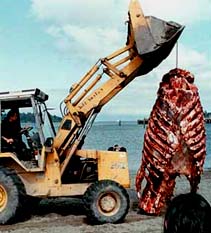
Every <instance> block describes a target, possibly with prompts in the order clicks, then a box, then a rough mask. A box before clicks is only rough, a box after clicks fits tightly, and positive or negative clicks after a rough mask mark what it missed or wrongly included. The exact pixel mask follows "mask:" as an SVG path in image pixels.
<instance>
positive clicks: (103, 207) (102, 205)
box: [98, 192, 120, 216]
mask: <svg viewBox="0 0 211 233" xmlns="http://www.w3.org/2000/svg"><path fill="white" fill-rule="evenodd" d="M119 208H120V197H119V195H118V194H117V193H114V192H109V193H103V194H102V195H101V196H100V197H99V200H98V209H99V211H100V212H101V213H102V214H103V215H106V216H112V215H114V214H116V213H117V212H118V210H119Z"/></svg>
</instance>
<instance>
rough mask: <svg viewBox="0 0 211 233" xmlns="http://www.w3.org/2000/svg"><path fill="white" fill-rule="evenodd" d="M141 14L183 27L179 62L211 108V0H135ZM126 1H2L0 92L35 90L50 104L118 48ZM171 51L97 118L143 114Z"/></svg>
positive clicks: (206, 106) (149, 106)
mask: <svg viewBox="0 0 211 233" xmlns="http://www.w3.org/2000/svg"><path fill="white" fill-rule="evenodd" d="M140 3H141V5H142V8H143V11H144V13H145V15H153V16H156V17H158V18H161V19H165V20H167V21H176V22H177V23H180V24H182V25H185V30H184V31H183V33H182V35H181V37H180V39H179V67H180V68H183V69H187V70H189V71H190V72H192V73H193V74H194V75H195V83H196V85H197V86H198V88H199V93H200V96H201V102H202V104H203V107H204V110H207V111H210V112H211V26H210V25H211V0H177V1H169V0H168V1H167V0H157V1H155V0H140ZM128 5H129V0H104V1H102V0H31V1H30V0H19V1H14V0H1V1H0V91H9V90H21V89H27V88H35V87H39V88H40V89H42V90H44V91H45V92H47V93H48V94H49V96H50V99H49V101H48V105H49V106H50V107H55V109H56V110H55V111H54V113H55V114H59V104H60V102H61V101H62V100H63V99H64V98H65V97H66V95H67V94H68V90H69V88H70V86H71V85H72V84H73V83H75V82H77V81H79V80H80V78H81V77H82V76H83V75H84V74H85V73H86V72H87V71H88V70H89V69H90V68H91V66H92V65H93V64H94V63H95V62H96V61H97V60H98V59H99V58H102V57H105V56H107V55H109V54H110V53H112V52H113V51H116V50H117V49H119V48H121V47H123V46H124V45H125V42H126V37H127V26H126V24H125V21H126V20H127V11H128ZM175 57H176V56H175V49H174V50H173V51H172V53H171V54H170V56H169V57H168V58H167V59H166V60H165V61H164V62H163V63H162V64H161V65H160V66H159V67H157V68H156V69H154V70H153V71H152V72H150V73H149V74H147V75H145V76H141V77H138V78H136V79H135V80H134V81H133V82H131V83H130V84H129V85H128V86H127V87H126V88H125V89H124V90H122V92H121V93H120V94H118V95H117V96H116V97H115V98H114V99H113V100H112V101H110V102H109V103H108V104H107V105H106V106H105V107H104V109H103V111H102V112H101V114H100V116H99V117H98V119H99V120H117V119H120V120H136V119H138V118H142V117H147V116H148V115H149V114H150V111H151V109H152V107H153V104H154V102H155V99H156V92H157V89H158V87H159V82H160V81H161V78H162V76H163V75H164V74H165V73H167V72H168V71H169V70H170V69H173V68H175V64H176V61H175Z"/></svg>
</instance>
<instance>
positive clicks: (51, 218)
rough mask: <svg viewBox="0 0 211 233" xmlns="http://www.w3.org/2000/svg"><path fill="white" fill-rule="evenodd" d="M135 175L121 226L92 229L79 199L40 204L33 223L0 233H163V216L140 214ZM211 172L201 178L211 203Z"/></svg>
mask: <svg viewBox="0 0 211 233" xmlns="http://www.w3.org/2000/svg"><path fill="white" fill-rule="evenodd" d="M134 178H135V174H132V176H131V189H129V190H128V192H129V195H130V200H131V205H130V211H129V213H128V215H127V216H126V218H125V221H124V222H123V223H121V224H104V225H96V226H92V225H89V224H88V223H87V219H86V216H85V213H84V209H83V205H82V202H81V200H79V199H67V198H60V199H54V200H48V201H46V200H45V201H41V203H40V205H39V206H38V208H37V209H35V210H33V214H32V216H31V217H30V219H28V220H26V221H24V222H20V223H16V224H13V225H5V226H0V232H16V233H38V232H51V233H56V232H62V233H69V232H72V233H77V232H84V233H105V232H110V233H115V232H116V233H117V232H118V233H126V232H131V233H133V232H134V233H135V232H140V233H151V232H153V233H161V232H162V231H163V215H161V216H156V217H154V216H146V215H140V214H138V213H137V210H138V208H137V204H138V200H137V197H136V192H135V190H134ZM210 181H211V171H206V172H204V173H203V175H202V179H201V182H200V185H199V190H198V192H199V193H200V194H202V195H203V196H204V197H205V198H206V199H207V200H208V201H209V203H211V192H210V190H211V182H210ZM189 188H190V186H189V183H188V181H187V180H186V178H185V177H180V178H177V182H176V187H175V190H174V195H177V194H180V193H186V192H188V191H189Z"/></svg>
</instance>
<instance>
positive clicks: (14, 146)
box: [1, 109, 26, 159]
mask: <svg viewBox="0 0 211 233" xmlns="http://www.w3.org/2000/svg"><path fill="white" fill-rule="evenodd" d="M1 137H2V140H1V142H2V144H1V147H2V152H15V153H16V154H17V157H19V158H22V159H23V158H24V157H25V156H24V155H25V152H26V145H25V143H24V142H23V141H22V136H21V126H20V120H19V114H18V109H11V110H10V111H9V112H8V113H7V116H6V117H5V118H4V120H3V121H2V126H1Z"/></svg>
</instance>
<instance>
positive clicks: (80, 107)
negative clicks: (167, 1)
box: [53, 0, 184, 173]
mask: <svg viewBox="0 0 211 233" xmlns="http://www.w3.org/2000/svg"><path fill="white" fill-rule="evenodd" d="M183 28H184V27H183V26H181V25H179V24H177V23H174V22H165V21H163V20H160V19H157V18H155V17H145V16H144V14H143V12H142V9H141V7H140V5H139V3H138V1H136V0H132V1H131V3H130V6H129V20H128V37H127V42H126V46H125V47H123V48H121V49H119V50H117V51H116V52H114V53H112V54H111V55H110V56H107V57H105V58H103V59H100V60H99V61H98V62H97V63H96V64H95V65H94V66H93V67H92V68H91V69H90V70H89V71H88V72H87V73H86V75H85V76H84V77H83V78H82V79H81V81H80V82H78V83H76V84H74V85H73V86H72V87H71V89H70V93H69V94H68V96H67V97H66V98H65V100H64V103H65V105H66V107H65V110H66V111H65V113H64V117H63V120H62V122H61V125H60V127H59V130H58V132H57V135H56V137H55V139H54V143H53V147H54V148H55V149H56V150H57V153H58V155H59V156H60V157H63V159H62V161H63V162H62V164H61V171H62V173H63V171H64V170H65V168H66V166H67V164H68V162H69V160H70V158H71V156H72V155H73V154H74V152H75V151H76V150H77V149H79V148H80V146H81V145H82V143H83V140H84V138H85V136H86V134H87V132H88V130H89V129H90V127H91V125H92V123H93V122H94V119H95V117H96V115H97V113H99V112H100V110H101V108H102V107H103V106H104V105H105V104H106V103H107V102H108V101H109V100H111V99H112V98H113V97H114V96H115V95H116V94H117V93H118V92H120V91H121V90H122V89H123V88H124V87H125V86H126V85H127V84H128V83H129V82H131V81H132V80H133V79H134V78H135V77H137V76H140V75H143V74H146V73H148V72H150V71H151V70H152V69H153V68H154V67H156V66H158V65H159V64H160V63H161V62H162V60H163V59H165V58H166V57H167V56H168V55H169V53H170V52H171V50H172V48H173V47H174V45H175V43H176V41H177V39H178V38H179V36H180V34H181V32H182V30H183ZM98 72H99V73H98Z"/></svg>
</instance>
